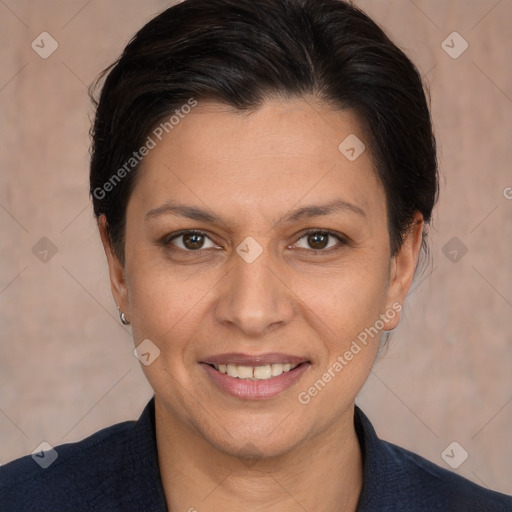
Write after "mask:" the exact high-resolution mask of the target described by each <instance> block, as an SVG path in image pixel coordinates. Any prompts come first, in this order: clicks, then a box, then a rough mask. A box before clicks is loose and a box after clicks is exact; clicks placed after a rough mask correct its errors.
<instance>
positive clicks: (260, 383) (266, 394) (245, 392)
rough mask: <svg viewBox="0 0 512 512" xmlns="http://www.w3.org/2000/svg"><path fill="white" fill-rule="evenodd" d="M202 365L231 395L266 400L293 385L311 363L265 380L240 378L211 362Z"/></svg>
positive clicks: (221, 387) (218, 384)
mask: <svg viewBox="0 0 512 512" xmlns="http://www.w3.org/2000/svg"><path fill="white" fill-rule="evenodd" d="M201 366H202V367H203V368H204V370H205V372H206V374H207V375H208V377H210V379H211V380H212V381H213V383H214V384H216V385H217V386H218V387H219V388H220V389H222V390H223V391H225V392H226V393H228V394H230V395H231V396H234V397H236V398H240V399H242V400H265V399H266V398H272V397H274V396H276V395H278V394H279V393H282V392H283V391H285V390H287V389H289V388H290V387H291V386H293V384H295V382H297V381H298V380H299V379H300V377H301V375H302V374H303V373H304V372H305V371H306V370H307V369H308V368H309V366H310V364H309V363H301V364H299V366H297V367H295V368H294V369H293V370H290V371H288V372H284V373H282V374H281V375H278V376H277V377H271V378H270V379H265V380H248V379H239V378H238V377H230V376H229V375H227V374H225V373H221V372H219V371H218V370H216V369H215V368H213V367H212V366H210V365H209V364H206V363H201Z"/></svg>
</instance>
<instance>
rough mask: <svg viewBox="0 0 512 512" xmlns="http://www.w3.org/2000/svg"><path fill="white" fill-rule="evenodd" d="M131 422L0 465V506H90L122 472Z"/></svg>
mask: <svg viewBox="0 0 512 512" xmlns="http://www.w3.org/2000/svg"><path fill="white" fill-rule="evenodd" d="M135 424H136V422H134V421H129V422H125V423H120V424H117V425H114V426H111V427H108V428H105V429H103V430H100V431H99V432H96V433H95V434H93V435H92V436H90V437H88V438H86V439H84V440H82V441H80V442H77V443H69V444H63V445H60V446H56V447H54V448H53V449H52V450H50V451H46V452H40V453H38V454H34V455H27V456H25V457H22V458H20V459H17V460H15V461H13V462H10V463H8V464H6V465H4V466H2V467H0V509H1V510H6V511H9V510H13V511H14V510H16V511H19V512H22V511H25V510H27V511H28V510H32V511H35V510H37V511H46V510H48V511H50V510H57V509H58V508H55V507H58V506H59V505H58V504H61V503H66V504H67V505H66V506H67V507H68V509H69V510H77V511H78V510H79V511H86V510H93V509H94V496H95V495H97V494H98V492H101V489H102V488H103V486H104V485H105V484H106V483H107V481H108V480H109V479H111V478H112V475H119V472H120V471H122V462H123V460H124V455H125V454H126V452H127V450H129V445H130V444H131V443H132V433H133V429H134V425H135ZM55 457H56V458H55ZM86 496H87V500H86V501H84V497H86ZM89 507H91V508H89Z"/></svg>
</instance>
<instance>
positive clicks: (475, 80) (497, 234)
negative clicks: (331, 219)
mask: <svg viewBox="0 0 512 512" xmlns="http://www.w3.org/2000/svg"><path fill="white" fill-rule="evenodd" d="M356 3H357V5H359V6H360V7H362V8H363V9H364V10H366V11H367V12H368V13H369V14H370V15H373V17H374V18H375V19H376V20H377V21H378V22H379V23H380V24H381V25H382V26H383V27H385V28H386V29H387V31H388V32H389V34H390V35H391V36H392V38H393V39H394V40H395V41H396V42H397V43H398V44H399V45H400V46H401V47H402V48H403V49H404V50H405V51H406V52H407V53H408V54H409V55H410V56H411V57H412V58H413V60H414V61H415V62H416V63H417V65H418V66H419V68H420V69H421V71H422V73H423V74H424V75H426V77H427V79H428V81H429V82H430V87H431V93H432V106H433V116H434V119H435V125H436V132H437V136H438V140H439V145H440V162H441V172H442V195H441V201H440V204H439V208H438V212H437V215H436V219H435V225H434V230H433V231H432V238H431V242H432V254H433V265H432V267H431V268H430V269H429V270H427V272H426V273H425V274H423V276H420V277H419V279H418V280H417V282H416V284H415V287H414V291H413V292H412V293H411V295H410V297H409V303H408V307H407V310H406V315H405V318H404V320H403V322H402V324H401V326H400V328H399V329H398V330H397V331H396V333H395V335H394V337H393V338H392V340H391V345H390V349H389V351H388V353H387V355H386V356H385V359H384V360H382V361H381V362H379V363H378V364H377V365H376V366H375V368H374V372H373V374H372V376H371V378H370V380H369V381H368V383H367V385H366V387H365V388H364V390H363V391H362V393H361V395H360V398H359V404H360V405H361V407H362V408H363V410H364V411H365V412H366V413H367V414H368V415H369V416H370V418H371V419H372V420H373V421H374V424H375V426H376V428H377V431H378V433H379V434H380V435H381V437H384V438H386V439H388V440H390V441H393V442H396V443H398V444H401V445H402V446H405V447H407V448H409V449H411V450H413V451H416V452H418V453H420V454H422V455H423V456H425V457H427V458H429V459H431V460H433V461H434V462H436V463H438V464H439V465H441V466H444V467H447V468H448V466H447V464H446V463H445V462H444V461H443V459H442V458H441V453H442V452H443V450H444V449H445V448H446V447H447V446H448V445H449V444H450V443H451V442H452V441H457V442H458V443H459V444H460V445H461V446H463V447H464V449H465V450H466V451H467V452H468V453H469V457H468V459H467V460H466V461H465V462H464V463H463V464H462V465H461V466H460V467H459V468H458V469H457V470H456V471H457V472H458V473H460V474H462V475H464V476H466V477H468V478H470V479H471V480H474V481H477V482H479V483H481V484H483V485H486V486H491V487H494V488H496V489H498V490H501V491H502V492H507V493H510V494H512V441H511V432H512V371H511V369H512V320H511V318H512V265H511V262H512V199H507V197H506V196H508V197H509V198H512V189H511V188H507V187H512V172H511V162H512V143H511V136H512V67H511V65H510V56H511V54H512V43H511V38H510V32H511V29H512V1H511V0H501V1H497V0H471V1H470V0H423V1H422V0H414V1H413V0H393V1H384V0H361V1H359V2H356ZM166 5H167V2H163V1H158V0H151V1H144V2H143V1H134V0H131V1H126V0H108V1H106V0H92V1H89V2H88V1H87V0H73V1H69V0H66V1H64V0H60V1H57V0H41V1H37V2H36V1H35V0H32V1H30V0H0V42H1V45H0V226H1V234H2V236H1V238H0V321H1V326H0V329H1V330H0V333H1V345H0V439H1V443H0V463H6V462H7V461H9V460H11V459H13V458H15V457H18V456H21V455H22V454H25V453H29V452H31V451H32V450H33V449H34V448H35V447H36V446H37V445H38V444H39V443H40V442H41V441H43V440H45V441H48V442H49V443H50V444H52V445H56V444H59V443H63V442H70V441H75V440H78V439H81V438H83V437H85V436H87V435H89V434H91V433H92V432H94V431H96V430H98V429H99V428H101V427H104V426H107V425H110V424H112V423H114V422H118V421H121V420H125V419H133V418H136V417H137V416H138V414H139V413H140V411H141V409H142V407H143V406H144V404H145V403H146V401H147V400H148V399H149V397H150V396H151V390H150V388H149V386H148V384H146V382H145V379H144V378H143V375H142V372H141V370H140V368H139V367H138V362H137V360H136V359H135V358H134V357H133V355H132V341H131V336H130V333H129V330H128V329H126V328H124V327H122V326H121V325H120V324H119V321H118V319H117V313H116V310H115V307H114V304H113V300H112V298H111V295H110V290H109V287H108V280H107V273H106V264H105V261H104V256H103V254H102V249H101V247H100V244H99V239H98V235H97V233H96V228H95V223H94V221H93V217H92V212H91V206H90V201H89V198H88V193H87V179H88V176H87V172H88V144H89V140H88V129H89V119H88V117H89V116H90V115H91V108H90V105H89V102H88V98H87V90H86V85H87V84H89V83H90V82H91V81H92V80H93V79H94V77H95V76H96V75H97V73H99V71H101V70H102V69H103V68H104V67H106V66H107V65H108V64H109V63H110V62H112V61H113V60H114V59H115V58H117V56H118V54H119V53H120V51H121V50H122V48H123V47H124V45H125V44H126V43H127V41H128V40H129V39H130V37H131V36H132V35H133V34H134V32H135V31H136V30H137V29H138V28H139V27H140V26H142V25H143V23H144V22H146V21H147V20H149V19H150V18H151V17H152V16H153V15H154V14H155V13H157V12H159V11H161V10H162V9H163V8H165V7H166ZM43 31H46V32H48V33H50V34H51V36H52V37H53V38H54V39H55V40H56V41H57V42H58V45H59V46H58V49H57V50H56V51H55V53H53V54H52V55H51V56H50V57H49V58H47V59H42V58H41V57H40V56H39V55H38V54H37V53H36V52H35V51H34V50H33V49H32V48H31V42H32V41H33V40H34V39H35V38H36V36H38V35H39V34H40V33H41V32H43ZM453 31H457V32H458V33H459V34H460V35H461V36H462V37H463V38H464V39H465V40H466V41H467V42H468V43H469V47H468V49H467V50H466V51H465V52H464V53H463V54H462V55H461V56H460V57H458V58H457V59H453V58H451V57H450V56H449V55H448V54H447V53H446V52H445V51H444V50H443V48H442V46H441V43H442V41H443V40H445V38H446V37H447V36H448V35H449V34H450V33H452V32H453ZM460 43H461V41H458V40H454V41H453V43H452V40H451V39H448V41H447V43H445V44H448V45H449V46H453V47H454V48H452V49H451V50H450V51H452V52H454V51H457V50H459V49H460V48H462V47H461V46H460ZM45 47H46V48H47V49H48V48H49V46H48V42H47V45H46V46H45ZM41 50H42V49H41ZM43 237H47V238H48V239H49V240H51V244H50V243H49V242H48V241H43V242H39V241H40V240H41V238H43ZM452 237H457V239H458V240H459V242H457V243H459V244H464V246H465V247H466V248H467V253H465V254H464V255H463V257H462V258H461V259H460V260H459V261H457V262H454V261H451V260H450V258H452V259H454V258H455V257H456V258H460V256H461V255H462V252H461V250H460V248H457V247H456V246H452V245H448V247H447V246H446V244H447V243H448V241H449V240H450V239H452ZM38 242H39V243H40V244H42V245H41V246H37V248H38V249H37V250H34V249H33V248H34V246H35V245H36V244H37V243H38ZM453 243H454V242H452V244H453ZM53 245H54V246H55V249H56V251H57V252H56V253H55V254H54V255H52V247H53ZM461 247H462V246H461ZM454 249H455V250H456V251H457V252H456V253H454V252H453V250H454ZM44 250H47V251H49V252H48V253H47V254H46V258H47V259H48V261H47V262H44V261H41V258H43V259H44V257H45V253H44V252H41V251H44ZM443 251H444V252H443ZM34 252H35V253H36V254H34ZM445 253H446V254H447V255H445Z"/></svg>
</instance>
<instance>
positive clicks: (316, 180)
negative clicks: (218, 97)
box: [133, 98, 385, 213]
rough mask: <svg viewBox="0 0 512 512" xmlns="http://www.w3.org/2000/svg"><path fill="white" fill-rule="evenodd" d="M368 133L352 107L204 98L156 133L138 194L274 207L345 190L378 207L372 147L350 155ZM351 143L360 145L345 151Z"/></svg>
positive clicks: (146, 198) (154, 201)
mask: <svg viewBox="0 0 512 512" xmlns="http://www.w3.org/2000/svg"><path fill="white" fill-rule="evenodd" d="M364 139H365V136H364V131H363V129H362V126H361V125H360V122H359V120H358V119H357V116H356V115H355V114H354V113H353V112H352V111H349V110H344V111H340V110H338V111H335V110H333V109H332V108H330V107H329V106H328V105H326V104H324V103H320V102H318V101H317V100H313V99H306V98H304V99H294V100H284V99H283V100H277V99H276V100H272V101H267V102H265V103H264V104H263V105H262V106H261V107H260V108H258V109H256V110H253V111H250V112H240V111H235V110H234V109H232V108H230V107H228V106H226V105H221V104H215V103H199V104H198V106H197V107H195V108H194V109H193V110H192V111H191V112H190V113H188V114H187V115H185V116H183V118H182V119H180V121H179V123H178V124H176V125H174V126H173V128H172V129H171V130H169V133H165V132H164V134H163V136H162V140H161V141H160V140H158V139H155V142H156V145H155V147H154V148H153V149H152V150H151V151H150V152H149V154H148V155H147V156H146V157H145V158H144V160H143V162H142V164H141V167H140V169H139V171H138V172H139V173H140V175H139V179H138V183H137V186H136V188H135V190H134V194H133V196H134V198H133V199H134V201H135V202H136V203H138V204H139V205H140V206H142V204H143V205H144V207H147V209H150V208H154V207H155V206H158V204H160V203H163V202H166V201H169V200H173V199H176V198H177V197H179V199H180V200H181V199H184V198H186V199H187V200H188V201H189V202H193V203H194V204H196V205H198V204H199V203H201V202H202V203H204V204H203V205H202V206H204V205H207V206H209V207H212V208H213V207H214V206H215V207H218V208H226V207H227V204H228V203H232V204H236V203H238V205H239V206H240V207H241V206H245V207H246V208H254V209H257V208H267V209H268V208H275V207H276V206H278V205H279V204H281V205H282V203H283V202H285V203H286V204H288V203H290V205H291V204H294V203H298V202H300V201H307V200H308V199H311V200H314V201H316V202H318V200H319V199H322V200H330V199H334V198H337V197H342V199H345V200H351V201H352V202H356V203H357V204H358V205H359V206H361V207H362V208H364V209H366V208H369V207H370V206H372V205H373V206H376V207H377V209H379V208H378V207H379V204H381V203H382V205H381V206H383V205H384V202H385V200H384V192H383V189H382V187H381V185H380V182H379V181H378V179H377V177H376V175H375V172H374V170H373V166H372V162H371V158H370V154H369V151H367V150H364V151H362V152H361V154H360V155H359V156H358V157H357V158H355V159H354V158H352V157H353V156H354V152H355V155H356V156H357V153H359V152H360V151H361V149H362V147H363V146H362V145H361V144H363V143H364ZM343 141H348V142H347V143H344V142H343ZM358 141H360V143H359V142H358ZM340 144H341V147H340ZM347 144H348V146H354V150H355V151H354V152H352V151H349V152H348V153H346V150H347V149H349V150H351V149H352V148H351V147H346V146H347ZM357 144H360V145H359V146H357ZM347 156H348V157H351V158H348V157H347ZM326 196H329V197H326ZM229 200H231V201H229ZM380 213H382V212H380Z"/></svg>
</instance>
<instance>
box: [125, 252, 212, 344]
mask: <svg viewBox="0 0 512 512" xmlns="http://www.w3.org/2000/svg"><path fill="white" fill-rule="evenodd" d="M151 254H152V253H151V251H148V252H142V251H139V253H138V255H137V254H136V255H135V257H134V258H133V259H132V261H131V262H130V264H127V269H128V275H129V276H130V277H129V279H128V280H127V285H128V291H129V296H130V309H131V311H132V331H133V334H134V339H135V342H136V343H138V342H140V340H143V339H146V338H149V339H151V340H152V341H154V343H155V344H157V345H158V346H159V348H160V350H161V351H172V352H176V351H179V350H183V347H184V346H185V344H186V341H187V338H189V337H190V335H191V333H192V332H193V330H194V329H195V328H196V327H197V323H198V316H203V315H204V310H205V307H206V306H207V304H208V299H209V294H210V293H211V292H212V291H213V290H214V288H215V282H216V279H215V276H213V275H212V273H208V272H196V273H191V272H187V273H186V274H185V273H183V272H182V271H180V269H179V268H178V267H177V266H176V265H173V264H172V263H171V262H169V261H166V260H165V259H164V258H162V257H159V258H156V257H154V254H153V257H151ZM168 340H172V343H168V342H167V341H168Z"/></svg>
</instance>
